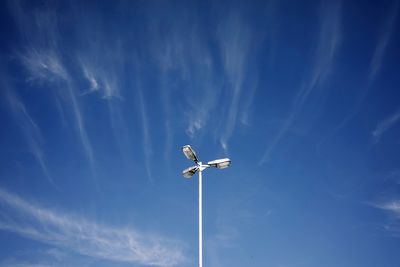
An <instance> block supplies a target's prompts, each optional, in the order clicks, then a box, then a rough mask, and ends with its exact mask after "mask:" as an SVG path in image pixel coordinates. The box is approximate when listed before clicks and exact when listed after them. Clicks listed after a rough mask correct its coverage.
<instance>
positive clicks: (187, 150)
mask: <svg viewBox="0 0 400 267" xmlns="http://www.w3.org/2000/svg"><path fill="white" fill-rule="evenodd" d="M182 151H183V154H185V156H186V157H187V159H190V160H193V161H194V162H197V161H198V160H197V156H196V152H194V150H193V148H192V147H191V146H189V145H186V146H183V147H182Z"/></svg>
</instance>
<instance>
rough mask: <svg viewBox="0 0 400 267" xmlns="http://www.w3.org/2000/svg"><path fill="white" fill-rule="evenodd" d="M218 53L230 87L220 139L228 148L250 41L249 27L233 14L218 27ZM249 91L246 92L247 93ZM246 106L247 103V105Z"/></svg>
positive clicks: (235, 119) (238, 104) (225, 148)
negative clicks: (228, 101) (227, 106)
mask: <svg viewBox="0 0 400 267" xmlns="http://www.w3.org/2000/svg"><path fill="white" fill-rule="evenodd" d="M217 36H218V37H219V39H220V40H219V44H220V53H221V55H222V63H223V67H224V71H225V75H226V77H227V80H228V82H229V87H230V88H231V90H232V92H231V96H230V104H229V108H228V111H227V117H226V118H224V122H225V125H224V130H223V133H222V137H221V139H220V142H221V145H222V147H223V148H224V150H227V149H228V141H229V139H230V138H231V136H232V134H233V131H234V129H235V126H236V123H237V119H238V111H239V107H240V104H241V102H240V99H241V98H243V93H242V90H243V82H244V76H245V75H246V70H247V67H248V64H249V62H248V61H249V53H250V44H251V41H252V38H253V36H252V32H251V28H250V27H249V26H248V25H246V24H245V23H244V21H243V20H242V19H241V18H240V17H238V16H235V15H234V14H231V15H230V16H228V18H227V19H226V20H225V21H223V22H222V23H221V24H220V25H219V28H218V31H217ZM249 93H250V94H251V92H247V94H249ZM247 106H248V105H247Z"/></svg>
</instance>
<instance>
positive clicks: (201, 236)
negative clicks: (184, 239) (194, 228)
mask: <svg viewBox="0 0 400 267" xmlns="http://www.w3.org/2000/svg"><path fill="white" fill-rule="evenodd" d="M201 173H202V169H201V163H200V168H199V267H203V218H202V217H203V211H202V209H203V207H202V181H201V179H202V177H201V176H202V175H201Z"/></svg>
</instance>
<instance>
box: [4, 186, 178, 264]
mask: <svg viewBox="0 0 400 267" xmlns="http://www.w3.org/2000/svg"><path fill="white" fill-rule="evenodd" d="M0 203H1V208H2V212H1V213H0V229H2V230H4V231H9V232H14V233H17V234H19V235H21V236H24V237H26V238H30V239H33V240H37V241H40V242H43V243H46V244H49V245H53V246H55V247H58V248H62V249H70V250H72V251H74V252H76V253H79V254H82V255H86V256H89V257H92V258H97V259H104V260H111V261H115V262H126V263H133V264H143V265H154V266H176V265H179V264H181V263H182V262H183V261H184V260H185V257H184V255H183V246H182V244H181V243H180V242H177V241H174V240H169V239H167V238H164V237H160V236H156V235H149V236H146V235H143V234H141V233H139V232H138V231H136V230H132V229H128V228H117V227H111V226H106V225H100V224H97V223H95V222H91V221H89V220H87V219H86V218H83V217H79V216H72V215H69V214H65V213H60V212H55V211H52V210H49V209H46V208H42V207H40V206H38V205H35V204H32V202H31V201H29V202H28V201H26V200H24V199H22V198H20V197H19V196H17V195H15V194H13V193H10V192H8V191H5V190H4V189H1V188H0Z"/></svg>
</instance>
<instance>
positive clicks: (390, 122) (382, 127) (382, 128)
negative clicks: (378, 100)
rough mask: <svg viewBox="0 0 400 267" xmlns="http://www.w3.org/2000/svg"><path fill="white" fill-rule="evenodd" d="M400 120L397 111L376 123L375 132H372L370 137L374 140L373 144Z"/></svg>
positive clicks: (399, 113)
mask: <svg viewBox="0 0 400 267" xmlns="http://www.w3.org/2000/svg"><path fill="white" fill-rule="evenodd" d="M399 120H400V109H398V110H397V111H396V112H395V113H394V114H392V115H391V116H389V117H388V118H386V119H385V120H383V121H382V122H380V123H378V125H377V126H376V128H375V130H374V131H373V132H372V136H373V137H374V138H375V142H378V141H379V139H380V138H381V136H382V135H383V134H384V133H385V132H386V131H388V130H389V129H390V128H392V127H393V126H394V125H395V124H396V123H397V122H398V121H399Z"/></svg>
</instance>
